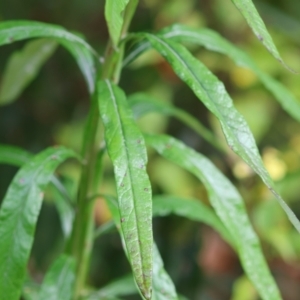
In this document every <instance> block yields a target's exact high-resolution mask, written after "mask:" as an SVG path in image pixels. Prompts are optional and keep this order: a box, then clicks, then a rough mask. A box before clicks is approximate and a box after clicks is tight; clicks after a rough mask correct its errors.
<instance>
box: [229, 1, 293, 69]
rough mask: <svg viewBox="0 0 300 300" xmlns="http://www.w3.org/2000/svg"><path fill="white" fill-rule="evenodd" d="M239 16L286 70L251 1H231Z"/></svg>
mask: <svg viewBox="0 0 300 300" xmlns="http://www.w3.org/2000/svg"><path fill="white" fill-rule="evenodd" d="M231 1H232V2H233V3H234V4H235V6H236V7H237V8H238V10H239V11H240V12H241V14H242V15H243V16H244V18H245V19H246V21H247V23H248V25H249V26H250V27H251V29H252V31H253V32H254V34H255V35H256V37H257V38H258V39H259V40H260V41H261V43H262V44H263V45H264V46H265V47H266V48H267V49H268V51H269V52H270V53H271V54H272V55H273V56H274V57H275V58H276V59H277V60H278V61H280V62H281V63H282V64H283V65H284V66H285V67H286V68H288V67H287V65H286V64H285V63H284V61H283V60H282V58H281V56H280V54H279V52H278V50H277V48H276V46H275V44H274V42H273V40H272V37H271V36H270V34H269V32H268V30H267V28H266V26H265V24H264V22H263V20H262V19H261V17H260V15H259V13H258V12H257V10H256V8H255V6H254V4H253V2H252V0H231ZM288 69H289V68H288Z"/></svg>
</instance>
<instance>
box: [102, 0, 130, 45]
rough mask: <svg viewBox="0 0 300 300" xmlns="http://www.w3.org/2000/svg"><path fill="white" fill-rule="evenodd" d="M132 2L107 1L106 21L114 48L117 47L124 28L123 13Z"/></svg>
mask: <svg viewBox="0 0 300 300" xmlns="http://www.w3.org/2000/svg"><path fill="white" fill-rule="evenodd" d="M129 1H130V0H106V1H105V19H106V22H107V25H108V31H109V35H110V37H111V39H112V41H113V44H114V46H117V44H118V42H119V39H120V36H121V31H122V27H123V22H124V19H123V12H124V10H125V8H126V5H127V4H128V3H129Z"/></svg>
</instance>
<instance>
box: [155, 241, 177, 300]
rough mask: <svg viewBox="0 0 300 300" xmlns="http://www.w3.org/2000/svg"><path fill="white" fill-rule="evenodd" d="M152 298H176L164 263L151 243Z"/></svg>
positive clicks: (175, 299) (156, 299)
mask: <svg viewBox="0 0 300 300" xmlns="http://www.w3.org/2000/svg"><path fill="white" fill-rule="evenodd" d="M152 300H178V296H177V293H176V289H175V286H174V284H173V282H172V280H171V278H170V276H169V274H168V273H167V272H166V271H165V269H164V263H163V260H162V258H161V256H160V253H159V251H158V249H157V246H156V244H154V245H153V297H152Z"/></svg>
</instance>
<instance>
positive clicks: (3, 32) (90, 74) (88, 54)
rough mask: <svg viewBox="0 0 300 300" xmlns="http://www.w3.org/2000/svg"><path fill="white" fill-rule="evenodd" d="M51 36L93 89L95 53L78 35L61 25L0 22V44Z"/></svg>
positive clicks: (90, 89)
mask: <svg viewBox="0 0 300 300" xmlns="http://www.w3.org/2000/svg"><path fill="white" fill-rule="evenodd" d="M40 37H42V38H52V39H55V40H56V41H57V42H59V43H61V44H62V45H63V46H64V47H65V48H66V49H67V50H68V51H70V52H71V54H72V55H73V56H74V58H75V59H76V61H77V64H78V66H79V68H80V69H81V71H82V73H83V75H84V76H85V79H86V81H87V84H88V87H89V91H90V92H91V93H92V92H93V90H94V81H95V80H94V79H95V73H96V66H95V65H94V61H93V56H97V53H96V52H95V50H93V48H92V47H91V46H90V45H89V44H88V43H87V42H85V41H84V40H83V39H82V38H80V37H79V36H77V35H75V34H73V33H71V32H69V31H67V30H65V29H64V28H63V27H60V26H57V25H52V24H46V23H42V22H35V21H5V22H1V23H0V46H2V45H6V44H10V43H13V42H15V41H20V40H24V39H29V38H40Z"/></svg>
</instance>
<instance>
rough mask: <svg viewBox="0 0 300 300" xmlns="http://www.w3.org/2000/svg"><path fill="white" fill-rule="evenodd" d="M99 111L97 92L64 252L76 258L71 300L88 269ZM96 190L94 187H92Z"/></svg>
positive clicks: (84, 144) (81, 285)
mask: <svg viewBox="0 0 300 300" xmlns="http://www.w3.org/2000/svg"><path fill="white" fill-rule="evenodd" d="M98 123H99V111H98V103H97V92H96V91H95V94H94V96H93V98H92V103H91V108H90V113H89V116H88V120H87V124H86V127H85V130H84V141H83V146H82V157H83V159H84V162H83V166H82V173H81V178H80V182H79V190H78V198H77V206H76V216H75V220H74V224H73V231H72V234H71V238H70V241H69V243H68V245H67V248H66V252H68V253H70V254H71V255H72V256H74V257H75V259H76V261H77V272H76V279H75V289H74V299H78V298H79V295H80V292H81V290H82V288H83V286H84V283H85V278H86V274H87V270H88V265H89V258H90V253H91V250H92V246H93V230H94V218H93V211H94V209H93V207H94V202H93V201H88V196H89V194H93V193H94V191H93V185H92V182H93V175H94V162H95V158H96V155H97V147H96V145H97V129H98ZM94 186H95V184H94Z"/></svg>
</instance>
